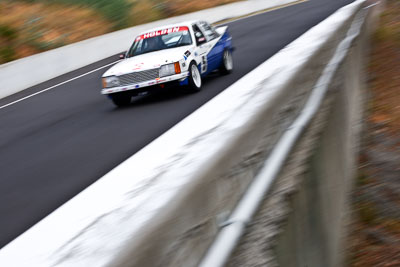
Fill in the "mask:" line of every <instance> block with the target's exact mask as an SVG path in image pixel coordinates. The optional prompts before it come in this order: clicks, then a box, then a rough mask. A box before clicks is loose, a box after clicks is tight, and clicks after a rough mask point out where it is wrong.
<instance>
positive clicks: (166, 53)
mask: <svg viewBox="0 0 400 267" xmlns="http://www.w3.org/2000/svg"><path fill="white" fill-rule="evenodd" d="M191 48H192V46H182V47H177V48H170V49H164V50H161V51H156V52H151V53H147V54H143V55H139V56H134V57H131V58H127V59H124V60H122V61H120V62H119V63H117V64H115V65H114V66H113V67H112V68H110V69H109V70H107V71H106V72H105V73H104V74H103V77H106V76H113V75H122V74H126V73H131V72H135V71H143V70H147V69H154V68H158V67H160V66H161V65H164V64H168V63H173V62H176V61H179V60H181V59H183V55H184V53H185V52H186V51H188V50H190V49H191Z"/></svg>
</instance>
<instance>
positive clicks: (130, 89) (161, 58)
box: [101, 21, 233, 106]
mask: <svg viewBox="0 0 400 267" xmlns="http://www.w3.org/2000/svg"><path fill="white" fill-rule="evenodd" d="M232 52H233V47H232V37H231V36H230V35H229V33H228V26H222V27H218V28H214V27H213V26H212V25H210V24H209V23H207V22H205V21H189V22H184V23H179V24H174V25H169V26H165V27H162V28H156V29H152V30H149V31H147V32H144V33H142V34H139V36H137V37H136V38H135V39H134V41H133V44H132V45H131V47H130V48H129V50H128V51H127V52H126V53H125V54H123V55H121V58H122V60H121V61H120V62H119V63H117V64H116V65H114V66H113V67H111V68H110V69H109V70H107V71H106V72H105V73H104V74H103V76H102V82H103V89H102V90H101V93H102V94H104V95H107V96H108V97H109V98H110V99H111V100H112V101H113V102H114V104H115V105H117V106H126V105H128V104H130V103H131V99H132V97H133V96H137V95H140V94H143V93H147V92H149V91H151V90H154V89H160V88H170V87H177V86H185V87H186V88H187V89H188V90H189V91H192V92H197V91H199V90H200V89H201V86H202V77H203V76H205V75H207V74H209V73H211V72H213V71H216V70H219V71H220V72H221V73H223V74H228V73H230V72H231V71H232V69H233V59H232Z"/></svg>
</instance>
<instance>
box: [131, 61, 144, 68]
mask: <svg viewBox="0 0 400 267" xmlns="http://www.w3.org/2000/svg"><path fill="white" fill-rule="evenodd" d="M143 65H144V63H143V62H142V63H136V64H135V65H133V69H132V70H140V69H141V68H142V67H143Z"/></svg>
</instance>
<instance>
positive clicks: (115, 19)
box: [20, 0, 132, 29]
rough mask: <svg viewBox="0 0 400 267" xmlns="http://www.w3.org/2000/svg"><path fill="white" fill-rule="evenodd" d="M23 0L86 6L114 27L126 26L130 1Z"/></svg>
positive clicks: (26, 0) (130, 5)
mask: <svg viewBox="0 0 400 267" xmlns="http://www.w3.org/2000/svg"><path fill="white" fill-rule="evenodd" d="M20 1H25V2H30V3H33V2H42V3H43V2H47V3H50V4H51V3H61V4H66V5H75V6H88V7H91V8H95V9H97V10H98V11H99V12H100V13H101V14H102V15H103V16H104V17H105V18H106V19H108V20H109V21H111V22H112V23H113V24H114V25H113V26H114V29H122V28H124V27H126V26H128V22H129V11H130V9H131V7H132V3H128V2H127V1H126V0H20Z"/></svg>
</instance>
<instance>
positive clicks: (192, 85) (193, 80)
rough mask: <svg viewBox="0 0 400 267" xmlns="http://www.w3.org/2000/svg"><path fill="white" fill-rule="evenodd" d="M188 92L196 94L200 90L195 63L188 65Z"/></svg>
mask: <svg viewBox="0 0 400 267" xmlns="http://www.w3.org/2000/svg"><path fill="white" fill-rule="evenodd" d="M188 79H189V85H188V89H189V92H198V91H200V90H201V84H202V81H201V74H200V71H199V68H198V67H197V65H196V63H195V62H194V61H192V62H191V63H190V65H189V77H188Z"/></svg>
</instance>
